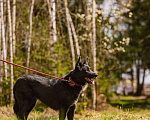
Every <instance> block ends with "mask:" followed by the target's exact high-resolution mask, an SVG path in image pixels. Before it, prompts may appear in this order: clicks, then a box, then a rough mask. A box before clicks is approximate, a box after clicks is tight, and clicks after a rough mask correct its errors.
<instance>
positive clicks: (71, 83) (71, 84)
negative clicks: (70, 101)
mask: <svg viewBox="0 0 150 120" xmlns="http://www.w3.org/2000/svg"><path fill="white" fill-rule="evenodd" d="M0 61H2V62H5V63H8V64H11V65H13V66H17V67H20V68H23V69H26V70H29V71H32V72H35V73H38V74H41V75H44V76H48V77H51V78H55V79H59V80H61V81H66V82H69V85H70V86H71V87H74V86H75V85H76V86H80V85H78V84H77V83H75V82H74V81H73V80H72V79H71V77H69V80H66V79H62V78H59V77H56V76H53V75H49V74H46V73H43V72H40V71H37V70H33V69H31V68H28V67H24V66H21V65H17V64H15V63H11V62H8V61H6V60H2V59H0Z"/></svg>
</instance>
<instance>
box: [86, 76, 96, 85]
mask: <svg viewBox="0 0 150 120" xmlns="http://www.w3.org/2000/svg"><path fill="white" fill-rule="evenodd" d="M95 79H96V77H94V78H88V77H86V78H85V80H86V81H87V82H88V83H90V84H94V83H95Z"/></svg>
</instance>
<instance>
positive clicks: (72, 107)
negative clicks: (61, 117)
mask: <svg viewBox="0 0 150 120" xmlns="http://www.w3.org/2000/svg"><path fill="white" fill-rule="evenodd" d="M76 106H77V104H74V105H73V106H71V107H70V109H69V111H68V113H67V117H68V120H73V118H74V112H75V109H76Z"/></svg>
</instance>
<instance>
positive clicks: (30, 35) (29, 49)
mask: <svg viewBox="0 0 150 120" xmlns="http://www.w3.org/2000/svg"><path fill="white" fill-rule="evenodd" d="M33 8H34V0H32V4H31V9H30V30H29V40H28V56H27V67H29V62H30V51H31V39H32V15H33ZM26 73H28V71H27V70H26Z"/></svg>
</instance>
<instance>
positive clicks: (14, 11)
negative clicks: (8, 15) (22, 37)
mask: <svg viewBox="0 0 150 120" xmlns="http://www.w3.org/2000/svg"><path fill="white" fill-rule="evenodd" d="M12 24H13V28H12V33H13V34H12V39H13V53H14V55H15V51H16V47H15V46H16V34H15V31H16V0H13V16H12Z"/></svg>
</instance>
